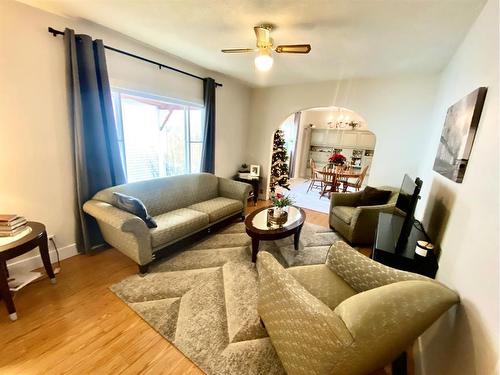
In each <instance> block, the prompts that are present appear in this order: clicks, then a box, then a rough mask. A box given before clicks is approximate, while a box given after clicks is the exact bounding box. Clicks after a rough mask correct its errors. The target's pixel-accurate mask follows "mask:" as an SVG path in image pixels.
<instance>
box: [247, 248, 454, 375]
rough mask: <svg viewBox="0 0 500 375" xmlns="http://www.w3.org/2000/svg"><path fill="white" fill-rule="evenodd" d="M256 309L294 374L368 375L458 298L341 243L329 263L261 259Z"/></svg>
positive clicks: (268, 256)
mask: <svg viewBox="0 0 500 375" xmlns="http://www.w3.org/2000/svg"><path fill="white" fill-rule="evenodd" d="M257 269H258V273H259V296H258V305H257V309H258V312H259V315H260V317H261V319H262V321H263V323H264V324H265V327H266V329H267V332H268V334H269V337H270V338H271V342H272V344H273V346H274V347H275V349H276V352H277V353H278V356H279V358H280V360H281V362H282V364H283V366H284V368H285V370H286V372H287V373H288V374H289V375H301V374H333V375H363V374H368V373H370V372H373V371H376V370H377V369H380V368H382V367H384V366H385V365H386V364H388V363H390V362H391V361H393V360H394V359H395V358H396V357H398V356H399V355H400V354H401V353H402V352H403V351H404V350H405V349H406V348H408V347H409V346H410V345H411V344H412V343H413V341H414V340H415V339H416V338H417V337H418V336H420V335H421V334H422V333H423V332H424V331H425V330H426V329H427V328H428V327H429V326H430V325H431V324H432V323H433V322H434V321H435V320H436V319H438V318H439V316H441V314H443V313H444V312H445V311H447V310H448V309H449V308H450V307H451V306H453V305H454V304H456V303H458V302H459V297H458V295H457V294H456V293H455V292H454V291H452V290H450V289H448V288H447V287H446V286H444V285H442V284H440V283H439V282H436V281H434V280H432V279H429V278H427V277H424V276H420V275H417V274H412V273H409V272H404V271H399V270H395V269H393V268H390V267H387V266H384V265H382V264H380V263H378V262H375V261H373V260H371V259H369V258H368V257H366V256H364V255H362V254H360V253H358V252H357V251H356V250H354V249H353V248H351V247H350V246H349V245H347V244H346V243H344V242H342V241H338V242H336V243H335V244H333V245H332V247H331V248H330V251H329V253H328V256H327V261H326V263H325V264H321V265H312V266H300V267H292V268H288V269H284V268H283V267H282V266H281V265H280V264H279V263H278V261H276V259H274V257H273V256H272V255H271V254H269V253H266V252H260V253H259V255H258V259H257Z"/></svg>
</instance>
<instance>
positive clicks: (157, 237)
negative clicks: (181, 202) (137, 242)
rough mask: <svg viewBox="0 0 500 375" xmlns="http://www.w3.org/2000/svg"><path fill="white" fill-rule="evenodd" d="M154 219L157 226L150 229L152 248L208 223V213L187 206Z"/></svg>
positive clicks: (194, 230)
mask: <svg viewBox="0 0 500 375" xmlns="http://www.w3.org/2000/svg"><path fill="white" fill-rule="evenodd" d="M154 219H155V220H156V223H157V224H158V227H157V228H155V229H151V246H152V247H153V249H155V248H158V247H160V246H162V245H165V244H167V243H169V242H172V241H175V240H177V239H179V238H182V237H184V236H186V235H189V234H191V233H194V232H196V231H197V230H199V229H201V228H203V227H204V226H206V225H208V220H209V219H208V215H207V214H205V213H203V212H200V211H195V210H190V209H189V208H180V209H178V210H174V211H170V212H167V213H164V214H161V215H158V216H155V217H154Z"/></svg>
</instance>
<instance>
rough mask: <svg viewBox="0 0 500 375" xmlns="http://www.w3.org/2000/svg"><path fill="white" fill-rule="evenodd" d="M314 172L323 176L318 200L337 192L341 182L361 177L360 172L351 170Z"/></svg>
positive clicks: (338, 169) (339, 169)
mask: <svg viewBox="0 0 500 375" xmlns="http://www.w3.org/2000/svg"><path fill="white" fill-rule="evenodd" d="M316 172H317V173H318V174H320V175H321V176H323V189H322V190H321V192H320V198H321V197H323V196H324V195H325V194H330V193H332V192H337V191H338V186H339V185H340V181H341V180H344V179H345V180H347V179H349V178H359V176H360V175H361V172H357V171H354V170H353V169H352V168H349V169H346V170H342V169H341V168H337V169H335V170H332V169H328V170H316Z"/></svg>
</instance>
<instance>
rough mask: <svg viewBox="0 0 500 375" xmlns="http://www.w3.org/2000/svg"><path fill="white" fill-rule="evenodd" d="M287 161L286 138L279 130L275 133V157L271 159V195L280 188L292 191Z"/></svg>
mask: <svg viewBox="0 0 500 375" xmlns="http://www.w3.org/2000/svg"><path fill="white" fill-rule="evenodd" d="M287 160H288V155H287V153H286V147H285V136H284V133H283V131H282V130H277V131H276V132H275V133H274V140H273V155H272V157H271V179H270V182H269V188H270V189H271V193H274V192H275V191H276V188H277V187H278V186H281V187H282V188H285V189H287V190H290V188H289V186H290V184H289V183H288V164H287Z"/></svg>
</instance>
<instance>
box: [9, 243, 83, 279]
mask: <svg viewBox="0 0 500 375" xmlns="http://www.w3.org/2000/svg"><path fill="white" fill-rule="evenodd" d="M36 251H38V248H37V250H36ZM49 255H50V261H51V262H52V263H55V262H57V254H56V250H55V249H53V248H50V249H49ZM75 255H78V250H77V249H76V244H70V245H68V246H64V247H61V248H59V259H60V260H63V259H68V258H71V257H73V256H75ZM7 266H8V268H9V270H12V271H14V270H16V271H21V272H27V271H33V270H34V269H37V268H40V267H43V262H42V258H41V257H40V253H38V254H36V255H33V256H31V257H29V258H23V259H19V260H17V259H12V261H9V262H7Z"/></svg>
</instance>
